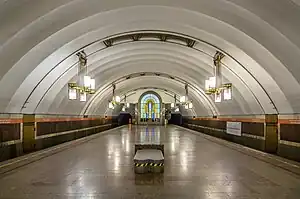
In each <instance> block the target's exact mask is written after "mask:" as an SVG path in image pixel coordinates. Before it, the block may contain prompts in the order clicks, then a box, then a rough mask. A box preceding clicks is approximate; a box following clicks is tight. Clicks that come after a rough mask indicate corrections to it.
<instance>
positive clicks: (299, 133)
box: [280, 124, 300, 143]
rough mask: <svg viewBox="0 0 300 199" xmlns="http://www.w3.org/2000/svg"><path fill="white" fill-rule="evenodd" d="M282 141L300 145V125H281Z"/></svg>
mask: <svg viewBox="0 0 300 199" xmlns="http://www.w3.org/2000/svg"><path fill="white" fill-rule="evenodd" d="M280 139H281V140H285V141H291V142H297V143H300V124H280Z"/></svg>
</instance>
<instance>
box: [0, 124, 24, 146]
mask: <svg viewBox="0 0 300 199" xmlns="http://www.w3.org/2000/svg"><path fill="white" fill-rule="evenodd" d="M19 139H20V124H0V142H7V141H12V140H19Z"/></svg>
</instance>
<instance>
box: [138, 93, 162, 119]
mask: <svg viewBox="0 0 300 199" xmlns="http://www.w3.org/2000/svg"><path fill="white" fill-rule="evenodd" d="M141 118H142V119H153V120H155V119H156V118H160V100H159V98H158V97H157V96H156V95H154V94H146V95H144V96H143V97H142V99H141Z"/></svg>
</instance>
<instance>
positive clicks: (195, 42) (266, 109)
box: [0, 0, 300, 115]
mask: <svg viewBox="0 0 300 199" xmlns="http://www.w3.org/2000/svg"><path fill="white" fill-rule="evenodd" d="M299 5H300V4H299V0H276V3H274V0H262V1H257V0H185V1H182V0H172V1H170V0H152V1H146V0H127V1H117V0H51V1H49V0H9V1H6V0H0V60H1V67H0V111H1V112H10V113H12V112H15V113H20V112H22V113H64V114H83V113H85V114H102V113H104V112H105V111H106V108H107V100H108V99H110V98H111V95H112V93H111V89H112V88H111V84H112V83H117V84H116V85H117V90H116V93H117V94H120V95H121V94H124V93H127V92H129V91H132V90H135V89H143V88H146V87H156V88H158V89H164V90H168V91H170V92H172V93H176V94H178V95H183V94H184V92H185V91H184V84H185V83H187V84H188V85H189V88H190V91H189V93H190V97H191V98H192V100H193V102H194V104H195V112H196V114H197V115H216V114H219V115H232V114H239V115H242V114H265V113H280V114H283V113H297V112H300V104H299V103H298V101H299V99H300V84H299V80H300V67H299V60H298V59H299V57H300V37H299V35H300V25H299V19H300V6H299ZM83 49H84V51H85V52H86V53H87V55H88V67H89V71H90V74H91V76H92V77H94V78H95V79H96V84H97V92H96V94H95V95H93V96H90V97H89V98H88V101H87V102H86V103H80V102H79V101H69V100H68V96H67V83H68V82H70V81H72V80H74V79H76V74H77V67H76V65H77V62H78V59H77V56H76V52H78V51H80V50H83ZM217 50H218V51H221V52H223V53H224V54H225V55H226V56H225V58H224V59H223V60H222V75H223V77H222V78H223V82H231V83H233V86H234V88H233V100H232V101H227V102H223V103H218V104H215V103H214V100H213V99H212V97H211V96H207V95H206V94H205V92H204V83H205V79H207V78H208V77H210V76H213V70H214V66H213V62H212V57H213V56H214V54H215V52H216V51H217ZM141 73H147V74H150V75H145V76H140V75H137V74H141ZM153 74H160V75H153ZM128 77H131V78H128Z"/></svg>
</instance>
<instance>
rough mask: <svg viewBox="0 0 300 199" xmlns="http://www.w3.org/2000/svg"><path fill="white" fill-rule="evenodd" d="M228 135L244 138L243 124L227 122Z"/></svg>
mask: <svg viewBox="0 0 300 199" xmlns="http://www.w3.org/2000/svg"><path fill="white" fill-rule="evenodd" d="M227 133H228V134H231V135H236V136H242V123H241V122H227Z"/></svg>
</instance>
